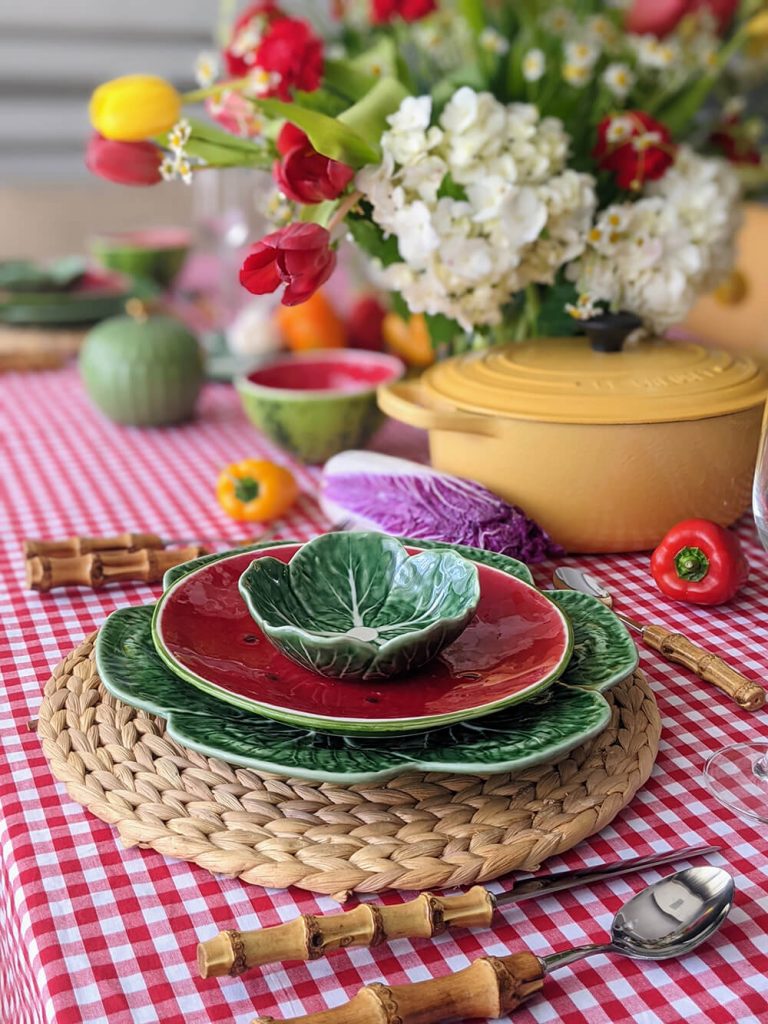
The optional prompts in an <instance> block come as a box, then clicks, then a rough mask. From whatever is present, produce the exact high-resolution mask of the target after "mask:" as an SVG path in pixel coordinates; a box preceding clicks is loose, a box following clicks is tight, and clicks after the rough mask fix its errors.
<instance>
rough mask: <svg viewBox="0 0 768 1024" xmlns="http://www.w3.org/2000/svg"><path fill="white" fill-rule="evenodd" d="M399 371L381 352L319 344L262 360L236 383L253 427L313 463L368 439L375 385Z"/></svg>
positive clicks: (375, 416) (377, 416)
mask: <svg viewBox="0 0 768 1024" xmlns="http://www.w3.org/2000/svg"><path fill="white" fill-rule="evenodd" d="M404 373H405V367H404V366H403V364H402V363H401V362H400V360H399V359H396V358H395V357H394V356H389V355H384V354H383V353H380V352H367V351H363V350H360V349H319V350H317V351H314V352H305V353H301V354H297V355H284V356H279V357H278V358H276V359H273V360H270V361H269V362H268V363H263V364H262V365H261V366H260V367H259V368H258V369H256V370H254V371H253V372H252V373H250V374H249V375H248V376H247V377H239V378H237V380H236V381H235V387H236V388H237V392H238V394H239V395H240V400H241V401H242V403H243V409H244V410H245V413H246V415H247V417H248V419H249V420H250V421H251V422H252V423H253V424H254V426H256V427H258V429H259V430H261V431H262V432H263V433H264V434H266V435H267V437H269V438H270V439H271V440H272V441H274V442H275V444H278V445H280V447H281V448H284V449H285V450H286V451H288V452H290V453H291V454H292V455H295V456H297V457H298V458H299V459H301V460H302V461H303V462H309V463H316V462H325V460H326V459H329V458H330V457H331V456H332V455H336V454H337V453H338V452H341V451H344V450H345V449H347V448H362V447H363V446H364V445H365V444H366V443H367V442H368V441H369V440H370V439H371V437H372V436H373V434H374V432H375V431H376V429H377V427H379V425H380V424H381V422H382V420H383V416H382V414H381V413H380V412H379V409H378V406H377V404H376V389H377V388H378V387H379V386H380V385H381V384H387V383H391V382H393V381H397V380H399V379H400V378H401V377H402V376H403V374H404Z"/></svg>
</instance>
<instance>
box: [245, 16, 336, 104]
mask: <svg viewBox="0 0 768 1024" xmlns="http://www.w3.org/2000/svg"><path fill="white" fill-rule="evenodd" d="M256 64H257V65H258V67H260V68H263V69H264V70H265V71H274V72H276V73H277V74H278V75H280V81H279V83H278V84H277V85H276V86H275V88H274V91H273V94H274V95H276V96H279V97H280V99H283V100H289V99H290V98H291V89H302V90H304V91H305V92H312V91H313V90H314V89H317V88H318V86H319V85H320V82H321V80H322V77H323V41H322V39H321V38H320V37H319V36H316V35H315V33H314V32H313V31H312V29H311V28H310V26H309V23H308V22H306V21H303V20H301V19H300V18H277V19H276V20H275V21H273V22H272V23H271V24H270V26H269V28H268V29H267V31H266V33H265V34H264V37H263V39H262V40H261V43H260V44H259V48H258V50H257V51H256Z"/></svg>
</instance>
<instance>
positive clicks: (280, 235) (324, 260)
mask: <svg viewBox="0 0 768 1024" xmlns="http://www.w3.org/2000/svg"><path fill="white" fill-rule="evenodd" d="M335 266H336V253H335V252H334V251H333V249H331V236H330V234H329V233H328V231H327V229H326V228H323V227H320V225H319V224H289V225H288V226H287V227H285V228H280V230H279V231H274V232H273V233H272V234H271V235H267V236H266V238H262V240H261V241H260V242H257V243H256V245H255V246H254V247H253V249H252V250H251V252H250V254H249V255H248V256H246V258H245V262H244V263H243V266H242V268H241V270H240V284H241V285H242V286H243V287H244V288H246V289H247V290H248V291H249V292H253V293H254V294H255V295H266V294H267V293H268V292H274V291H276V290H277V289H278V288H279V287H280V285H281V284H284V285H286V289H285V291H284V292H283V297H282V299H281V302H282V303H283V305H284V306H298V305H299V303H301V302H305V301H306V300H307V299H308V298H309V297H310V295H313V294H314V293H315V292H316V291H317V289H318V288H319V287H320V286H321V285H322V284H325V282H326V281H327V280H328V278H329V277H330V276H331V274H332V273H333V269H334V267H335Z"/></svg>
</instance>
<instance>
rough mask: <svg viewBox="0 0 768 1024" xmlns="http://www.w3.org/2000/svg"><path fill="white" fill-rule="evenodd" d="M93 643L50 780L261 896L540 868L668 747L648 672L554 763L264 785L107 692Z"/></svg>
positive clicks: (64, 666) (370, 888) (54, 722)
mask: <svg viewBox="0 0 768 1024" xmlns="http://www.w3.org/2000/svg"><path fill="white" fill-rule="evenodd" d="M94 639H95V634H94V635H93V636H91V637H89V638H88V639H87V640H86V641H85V642H84V643H82V644H81V645H80V646H79V647H78V648H76V650H74V651H73V652H72V653H71V654H70V655H69V657H67V658H66V659H65V660H64V661H63V662H62V663H61V664H60V665H59V666H58V667H57V668H56V669H55V670H54V673H53V676H52V677H51V679H50V680H49V682H48V684H47V685H46V688H45V696H44V700H43V704H42V707H41V709H40V718H39V723H38V732H39V735H40V737H41V739H42V743H43V749H44V751H45V754H46V756H47V758H48V760H49V761H50V765H51V769H52V771H53V774H54V775H55V776H56V778H57V779H59V780H60V781H61V782H63V783H65V784H66V787H67V790H68V792H69V794H70V796H71V797H72V798H73V799H74V800H76V801H77V802H79V803H81V804H83V805H84V806H85V807H87V808H88V809H89V810H90V811H91V812H92V813H93V814H95V815H96V816H97V817H98V818H101V819H102V820H103V821H106V822H108V823H110V824H111V825H114V826H115V827H116V828H117V830H118V832H119V834H120V838H121V839H122V841H123V842H124V843H125V844H126V845H127V846H135V845H138V846H142V847H148V848H151V849H154V850H157V851H158V852H159V853H162V854H163V855H165V856H167V857H176V858H180V859H183V860H189V861H194V862H195V863H196V864H199V865H200V866H201V867H204V868H206V869H207V870H209V871H211V872H214V873H216V874H224V875H230V876H235V877H239V878H241V879H242V880H243V881H244V882H251V883H255V884H258V885H263V886H269V887H275V888H286V887H288V886H290V885H296V886H299V887H301V888H304V889H309V890H311V891H313V892H319V893H326V894H330V895H334V896H336V897H337V898H339V899H344V898H345V897H346V896H347V895H348V894H350V893H352V892H381V891H383V890H386V889H439V888H444V887H448V886H456V885H469V884H472V883H474V882H485V881H490V880H491V879H494V878H498V877H499V876H501V875H504V874H506V873H507V872H509V871H513V870H520V871H534V870H536V869H537V868H538V866H539V865H540V864H541V863H542V861H544V860H545V859H546V858H547V857H550V856H553V855H555V854H560V853H563V852H564V851H565V850H568V849H570V847H572V846H575V845H576V844H577V843H579V842H581V840H583V839H585V838H586V837H587V836H589V835H592V834H593V833H595V832H598V831H599V830H600V829H602V828H604V826H605V825H607V824H608V822H610V821H611V820H612V819H613V818H614V817H615V816H616V815H617V814H618V813H619V811H620V810H621V809H622V808H623V807H625V806H626V805H627V804H628V803H629V801H630V800H631V799H632V797H633V796H634V794H635V793H636V792H637V790H638V789H639V788H640V786H642V785H643V784H644V783H645V782H646V780H647V779H648V776H649V775H650V773H651V769H652V768H653V763H654V760H655V758H656V754H657V752H658V743H659V734H660V731H661V725H660V720H659V713H658V709H657V707H656V701H655V700H654V697H653V694H652V693H651V690H650V688H649V686H648V684H647V681H646V679H645V676H644V675H643V674H642V673H641V672H636V673H635V675H634V676H633V678H632V679H630V680H627V681H626V682H624V683H622V684H620V685H619V686H617V687H615V688H614V689H613V690H612V691H611V693H610V694H609V695H608V699H609V701H610V703H611V705H612V708H613V718H612V721H611V724H610V725H609V726H608V728H607V729H606V730H605V731H604V732H603V733H602V734H601V735H600V736H598V737H597V738H596V739H595V740H592V741H591V742H590V743H587V744H584V745H583V746H581V747H579V748H577V749H576V750H573V751H571V752H570V753H569V754H567V755H566V756H565V757H564V758H562V760H560V761H559V762H558V763H557V764H551V765H540V766H538V767H535V768H529V769H527V770H525V771H523V772H521V773H519V774H517V775H514V776H512V775H509V774H503V775H490V776H482V777H481V776H473V775H449V774H442V773H429V774H426V773H423V772H410V773H408V774H403V775H398V776H396V777H394V778H393V779H390V780H387V781H384V782H378V783H368V784H362V785H356V786H348V787H347V786H340V785H334V784H330V783H323V782H307V781H305V780H302V779H290V778H283V777H278V776H275V775H268V774H264V773H260V772H256V771H251V770H249V769H245V768H237V767H235V766H233V765H229V764H226V763H225V762H223V761H220V760H218V759H213V758H207V757H204V756H203V755H201V754H198V753H196V752H194V751H192V750H188V749H187V748H185V747H181V746H179V745H178V744H177V743H175V742H174V741H173V740H171V739H169V738H168V737H167V736H166V735H165V723H164V721H163V720H162V719H160V718H156V717H154V716H152V715H148V714H146V713H145V712H143V711H138V710H136V709H135V708H132V707H129V706H128V705H126V704H122V703H121V702H120V701H119V700H117V699H116V698H114V697H112V696H110V695H109V694H108V693H107V692H106V691H105V690H104V688H103V687H102V685H101V682H100V680H99V677H98V675H97V672H96V666H95V663H94V659H93V642H94Z"/></svg>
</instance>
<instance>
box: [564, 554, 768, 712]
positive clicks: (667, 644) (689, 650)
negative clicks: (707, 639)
mask: <svg viewBox="0 0 768 1024" xmlns="http://www.w3.org/2000/svg"><path fill="white" fill-rule="evenodd" d="M552 579H553V582H554V584H555V587H556V588H557V589H558V590H577V591H578V592H579V593H581V594H589V595H590V597H596V598H597V599H598V601H602V603H603V604H604V605H606V606H607V607H608V608H612V609H613V613H614V615H616V617H617V618H619V619H621V621H622V622H623V623H624V624H625V625H626V626H629V628H630V629H634V630H635V631H636V632H637V633H639V634H640V636H641V637H642V639H643V643H645V645H646V646H647V647H650V648H652V650H654V651H658V652H659V654H660V655H661V656H662V657H663V658H666V660H667V661H673V662H675V663H676V664H677V665H684V666H685V668H688V669H690V670H691V671H692V672H695V673H696V675H697V676H698V677H699V679H701V680H703V681H704V682H705V683H711V684H712V685H713V686H716V687H717V688H718V690H721V691H722V692H723V693H725V694H726V695H727V696H728V697H730V698H731V700H733V701H734V702H735V703H736V704H738V705H739V707H741V708H744V710H745V711H757V709H758V708H761V707H762V706H763V704H765V699H766V692H765V690H764V689H763V687H762V686H759V685H758V684H757V683H754V682H752V680H751V679H747V677H746V676H744V675H742V674H741V672H739V671H738V670H737V669H735V668H733V667H732V666H731V665H729V664H728V662H727V661H724V660H723V659H722V658H721V657H720V656H719V655H717V654H712V653H711V652H710V651H708V650H706V649H705V648H704V647H699V645H698V644H695V643H694V642H693V641H692V640H689V639H688V637H687V636H683V634H682V633H673V632H671V631H670V630H668V629H665V628H664V626H659V625H655V624H653V623H643V622H638V621H637V620H636V619H632V618H630V617H629V616H628V615H624V614H623V613H622V612H617V611H616V609H615V608H613V598H612V596H611V592H610V591H609V590H608V589H607V588H606V587H604V586H603V584H602V583H601V582H600V580H598V579H597V578H596V577H595V576H593V575H592V574H591V573H590V572H587V570H586V569H577V568H572V567H567V566H560V568H558V569H555V571H554V574H553V576H552Z"/></svg>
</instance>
